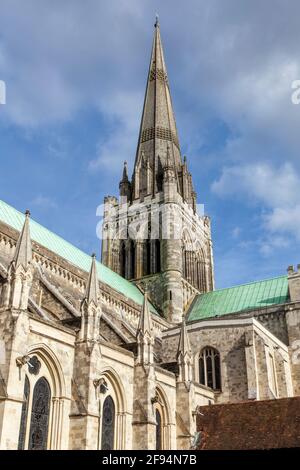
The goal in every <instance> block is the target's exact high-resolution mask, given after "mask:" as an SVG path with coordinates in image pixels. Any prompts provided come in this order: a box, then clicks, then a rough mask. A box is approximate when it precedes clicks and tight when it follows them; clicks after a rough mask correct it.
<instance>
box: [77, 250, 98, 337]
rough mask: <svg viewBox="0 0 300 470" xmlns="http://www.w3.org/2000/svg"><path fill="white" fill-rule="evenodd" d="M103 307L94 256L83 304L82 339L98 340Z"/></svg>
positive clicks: (93, 256)
mask: <svg viewBox="0 0 300 470" xmlns="http://www.w3.org/2000/svg"><path fill="white" fill-rule="evenodd" d="M100 317H101V307H100V302H99V287H98V276H97V266H96V256H95V255H94V254H93V255H92V264H91V269H90V273H89V277H88V282H87V285H86V291H85V296H84V298H83V300H82V303H81V339H82V340H86V341H93V340H96V339H97V337H98V335H99V327H100Z"/></svg>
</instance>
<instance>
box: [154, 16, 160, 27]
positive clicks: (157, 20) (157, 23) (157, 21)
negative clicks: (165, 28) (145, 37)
mask: <svg viewBox="0 0 300 470" xmlns="http://www.w3.org/2000/svg"><path fill="white" fill-rule="evenodd" d="M157 26H159V16H158V13H156V15H155V23H154V28H157Z"/></svg>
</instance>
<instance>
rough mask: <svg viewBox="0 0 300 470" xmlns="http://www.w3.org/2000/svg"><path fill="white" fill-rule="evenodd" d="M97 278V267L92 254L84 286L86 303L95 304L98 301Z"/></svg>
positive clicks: (94, 256)
mask: <svg viewBox="0 0 300 470" xmlns="http://www.w3.org/2000/svg"><path fill="white" fill-rule="evenodd" d="M98 296H99V293H98V276H97V267H96V255H95V253H93V254H92V263H91V268H90V273H89V277H88V282H87V286H86V292H85V299H86V300H87V302H88V303H90V302H92V301H93V302H94V303H95V304H97V301H98Z"/></svg>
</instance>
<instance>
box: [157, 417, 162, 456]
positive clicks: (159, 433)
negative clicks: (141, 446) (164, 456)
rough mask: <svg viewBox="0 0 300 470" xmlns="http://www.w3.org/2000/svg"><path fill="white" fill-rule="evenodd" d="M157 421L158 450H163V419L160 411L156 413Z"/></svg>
mask: <svg viewBox="0 0 300 470" xmlns="http://www.w3.org/2000/svg"><path fill="white" fill-rule="evenodd" d="M155 419H156V447H155V449H156V450H162V419H161V414H160V412H159V410H158V409H156V411H155Z"/></svg>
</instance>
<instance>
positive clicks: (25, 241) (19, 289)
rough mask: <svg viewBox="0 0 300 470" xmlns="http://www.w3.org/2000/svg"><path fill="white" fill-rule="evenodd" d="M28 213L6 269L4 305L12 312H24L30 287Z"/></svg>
mask: <svg viewBox="0 0 300 470" xmlns="http://www.w3.org/2000/svg"><path fill="white" fill-rule="evenodd" d="M29 218H30V213H29V211H28V210H27V211H26V213H25V222H24V224H23V228H22V230H21V232H20V235H19V238H18V241H17V245H16V251H15V254H14V257H13V260H12V262H11V263H10V266H9V268H8V278H7V283H6V286H5V289H4V291H5V292H4V305H5V307H6V308H7V307H11V308H13V309H14V310H26V309H27V307H28V299H29V292H30V289H31V285H32V247H31V238H30V227H29V223H30V222H29Z"/></svg>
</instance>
